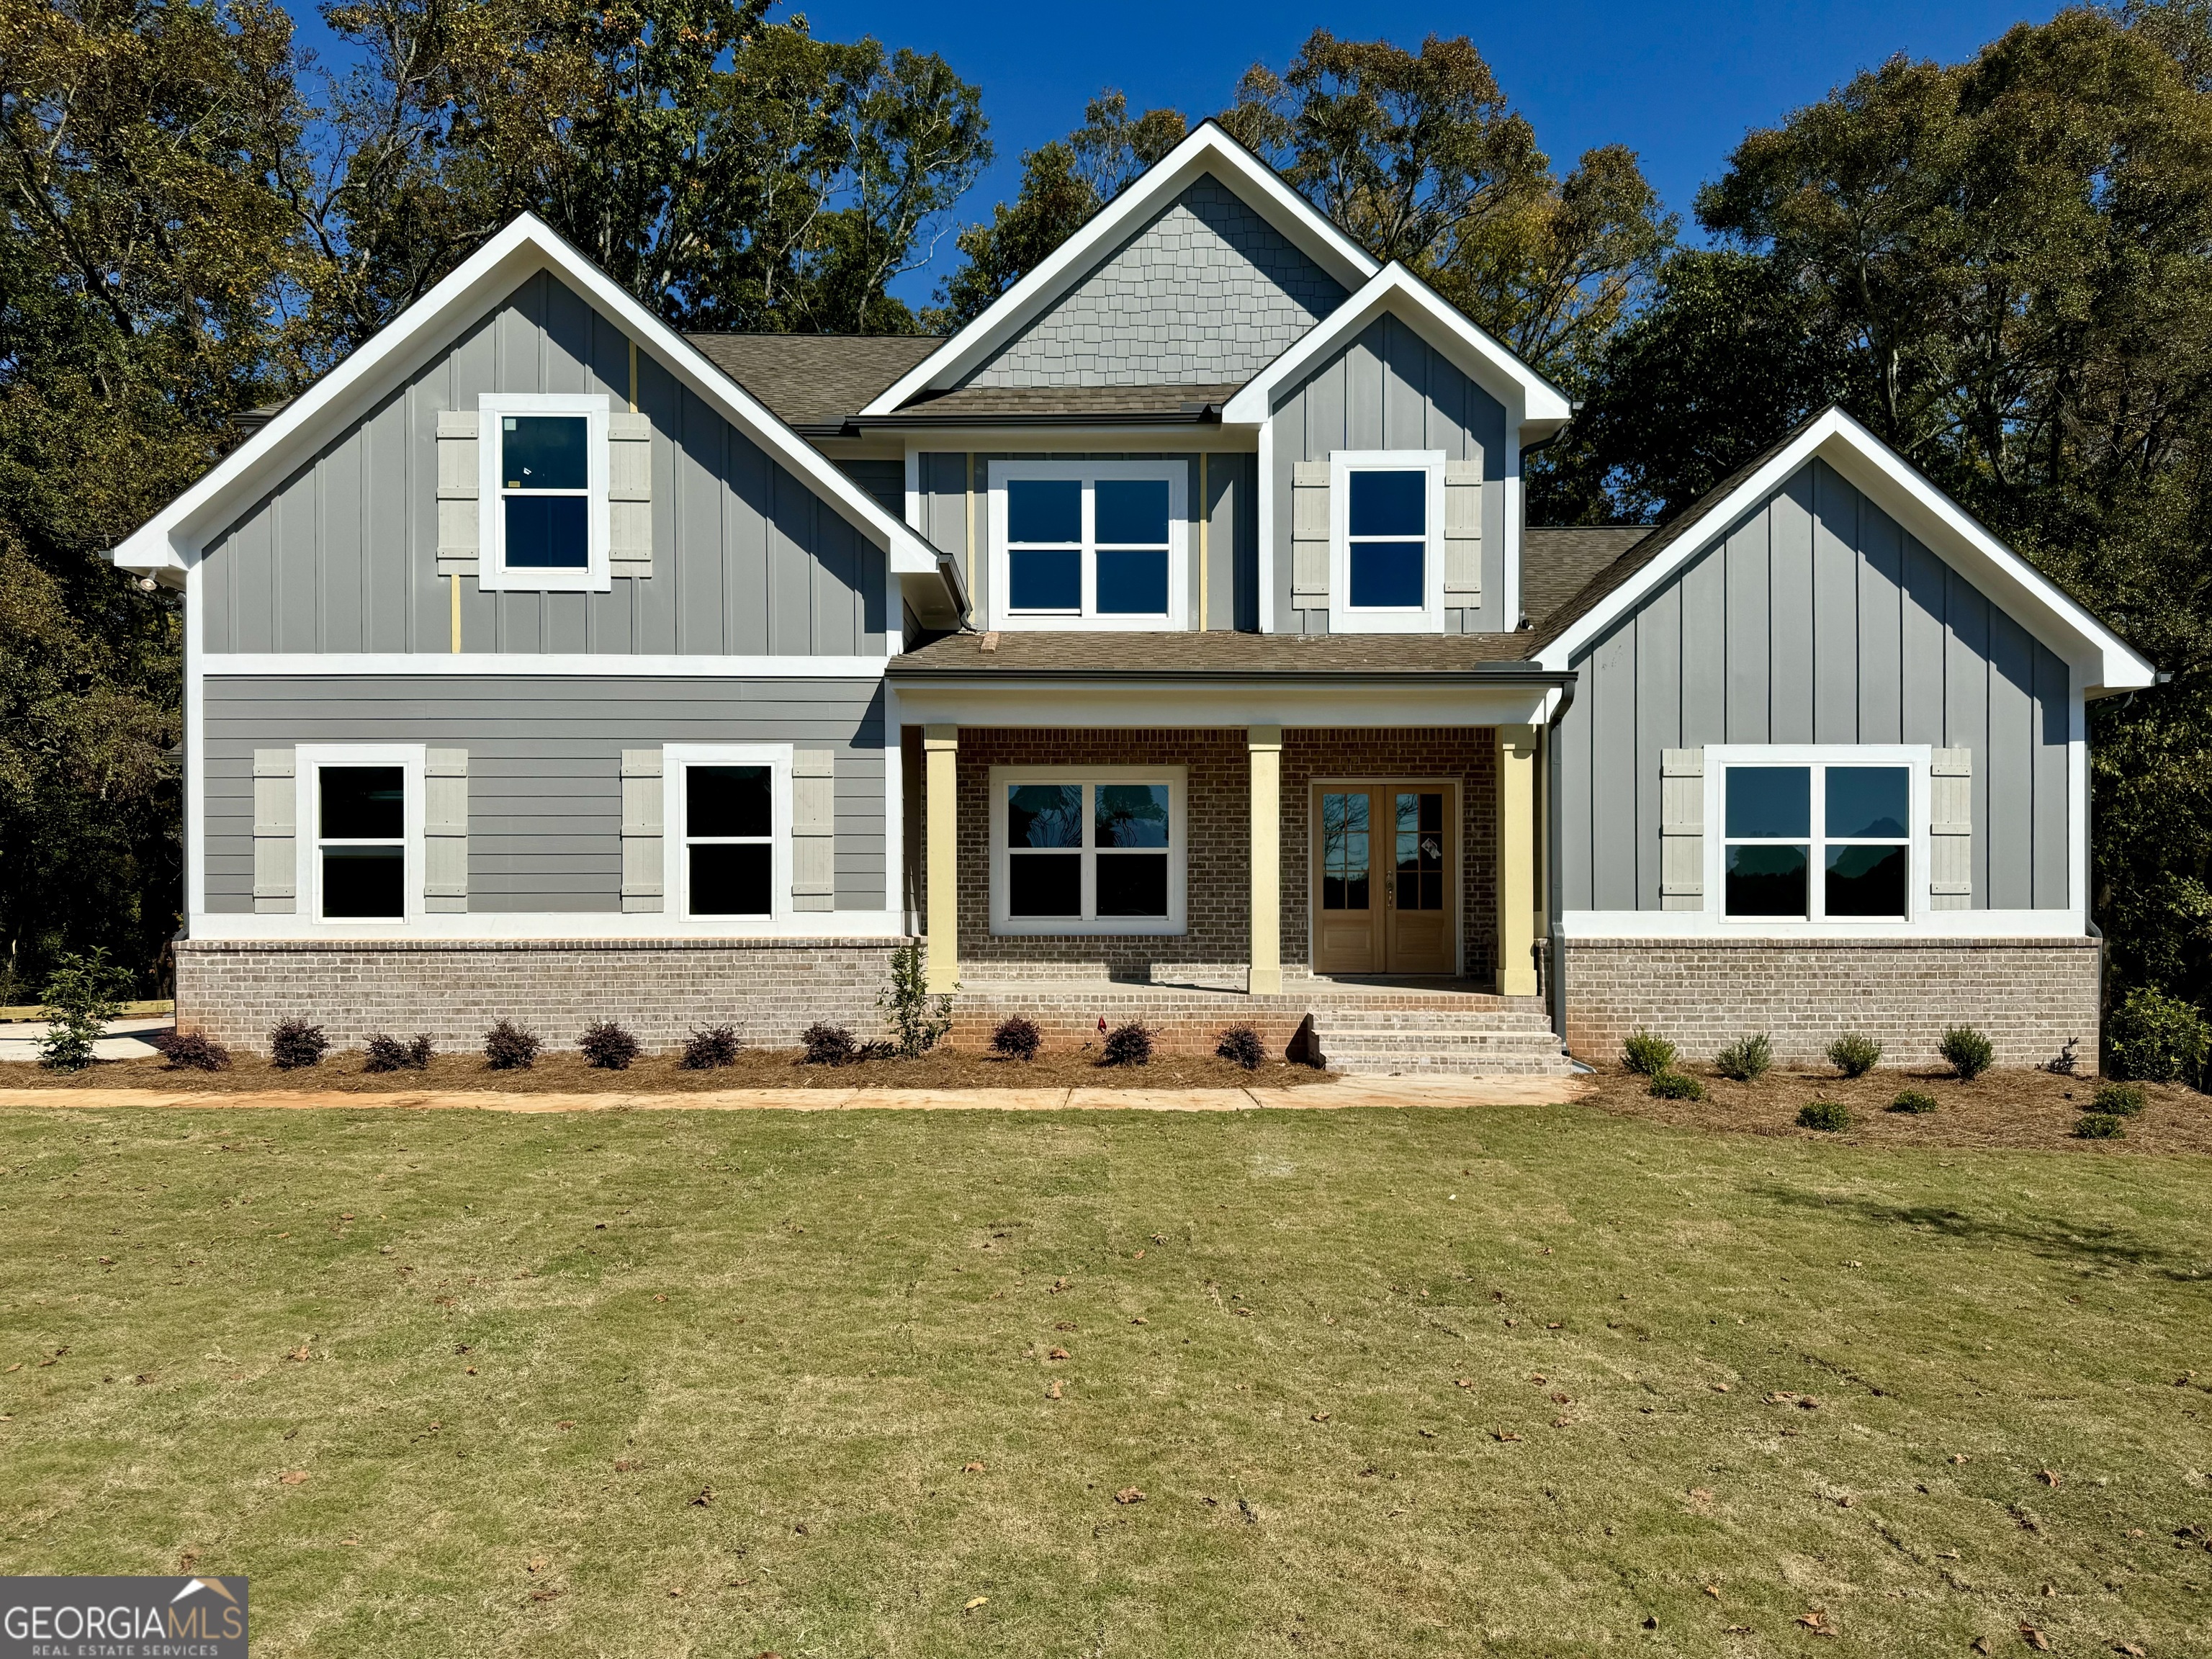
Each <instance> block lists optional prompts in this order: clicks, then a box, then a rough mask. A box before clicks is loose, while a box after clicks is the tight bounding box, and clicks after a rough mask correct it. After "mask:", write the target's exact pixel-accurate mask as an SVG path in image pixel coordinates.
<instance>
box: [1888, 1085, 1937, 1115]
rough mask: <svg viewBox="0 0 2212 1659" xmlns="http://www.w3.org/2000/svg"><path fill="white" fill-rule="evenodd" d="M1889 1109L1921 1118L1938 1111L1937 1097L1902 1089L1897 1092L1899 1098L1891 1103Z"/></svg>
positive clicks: (1914, 1090) (1915, 1090)
mask: <svg viewBox="0 0 2212 1659" xmlns="http://www.w3.org/2000/svg"><path fill="white" fill-rule="evenodd" d="M1888 1109H1889V1110H1890V1111H1893V1112H1909V1113H1911V1115H1913V1116H1915V1117H1919V1116H1922V1115H1925V1114H1927V1113H1929V1112H1932V1111H1934V1110H1935V1109H1936V1097H1935V1096H1933V1095H1930V1094H1923V1093H1922V1092H1921V1091H1919V1090H1917V1089H1900V1090H1899V1091H1897V1098H1896V1099H1895V1100H1893V1101H1891V1102H1890V1103H1889V1106H1888Z"/></svg>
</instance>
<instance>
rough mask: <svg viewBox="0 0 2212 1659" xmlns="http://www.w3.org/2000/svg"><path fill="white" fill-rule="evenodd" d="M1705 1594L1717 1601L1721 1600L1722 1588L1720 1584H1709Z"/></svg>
mask: <svg viewBox="0 0 2212 1659" xmlns="http://www.w3.org/2000/svg"><path fill="white" fill-rule="evenodd" d="M1705 1594H1706V1595H1710V1596H1711V1597H1712V1598H1713V1600H1714V1601H1719V1600H1720V1599H1721V1587H1720V1586H1719V1585H1718V1584H1708V1585H1706V1586H1705Z"/></svg>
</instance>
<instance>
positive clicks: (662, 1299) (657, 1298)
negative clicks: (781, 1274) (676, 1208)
mask: <svg viewBox="0 0 2212 1659" xmlns="http://www.w3.org/2000/svg"><path fill="white" fill-rule="evenodd" d="M653 1300H654V1301H655V1302H665V1301H667V1300H668V1298H667V1297H665V1296H655V1297H653ZM669 1593H670V1594H671V1595H682V1594H683V1592H682V1591H681V1590H671V1591H670V1592H669Z"/></svg>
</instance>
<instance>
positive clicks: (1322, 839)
mask: <svg viewBox="0 0 2212 1659" xmlns="http://www.w3.org/2000/svg"><path fill="white" fill-rule="evenodd" d="M1457 799H1458V792H1457V791H1456V790H1455V788H1453V787H1452V786H1451V785H1449V784H1446V783H1317V784H1316V785H1314V787H1313V802H1312V812H1313V817H1312V823H1313V861H1312V868H1313V918H1314V921H1313V969H1314V972H1316V973H1317V974H1449V973H1451V972H1453V971H1454V970H1455V969H1456V968H1457V966H1458V957H1457V951H1455V948H1454V947H1455V939H1454V934H1455V932H1456V928H1455V921H1456V918H1457V915H1458V907H1457V906H1456V904H1455V902H1454V898H1455V888H1456V887H1457V885H1458V881H1459V842H1458V836H1457V832H1456V823H1457V818H1458V813H1457V811H1456V807H1457Z"/></svg>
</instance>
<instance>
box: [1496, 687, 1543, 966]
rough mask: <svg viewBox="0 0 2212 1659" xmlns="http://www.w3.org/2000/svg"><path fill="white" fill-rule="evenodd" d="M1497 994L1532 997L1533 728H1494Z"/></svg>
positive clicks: (1534, 737)
mask: <svg viewBox="0 0 2212 1659" xmlns="http://www.w3.org/2000/svg"><path fill="white" fill-rule="evenodd" d="M1498 994H1499V995H1501V996H1509V997H1533V996H1534V995H1535V994H1536V728H1535V727H1534V726H1499V727H1498Z"/></svg>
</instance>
